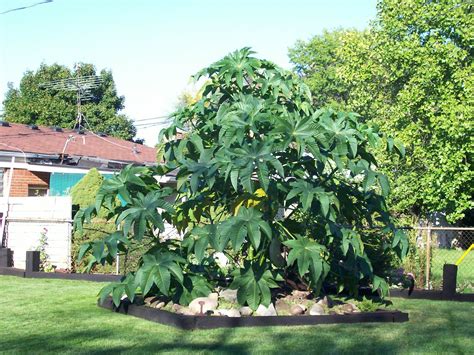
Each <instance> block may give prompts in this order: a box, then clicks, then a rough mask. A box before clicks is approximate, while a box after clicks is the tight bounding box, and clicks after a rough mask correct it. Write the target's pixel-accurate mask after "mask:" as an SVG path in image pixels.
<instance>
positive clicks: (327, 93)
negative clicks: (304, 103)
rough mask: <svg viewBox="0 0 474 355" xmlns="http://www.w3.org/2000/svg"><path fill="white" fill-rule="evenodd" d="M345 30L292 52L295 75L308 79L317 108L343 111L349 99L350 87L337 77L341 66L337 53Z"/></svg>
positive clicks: (300, 45)
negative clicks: (337, 70) (341, 109)
mask: <svg viewBox="0 0 474 355" xmlns="http://www.w3.org/2000/svg"><path fill="white" fill-rule="evenodd" d="M345 32H346V31H344V30H337V31H332V32H331V31H326V30H325V31H323V34H322V35H318V36H314V37H313V38H311V39H310V40H309V41H307V42H304V41H298V42H296V44H295V46H294V47H293V48H290V50H289V54H288V55H289V57H290V61H291V63H293V65H294V68H293V69H294V71H295V72H296V73H297V74H298V75H299V76H301V77H303V78H304V79H305V82H306V84H307V85H308V86H309V88H310V90H311V93H312V95H313V102H314V104H315V106H316V107H332V108H334V109H340V108H344V107H345V105H346V104H347V99H348V94H349V90H348V86H347V85H346V83H344V82H343V81H342V80H341V79H340V78H339V77H338V76H337V75H336V69H337V68H338V67H339V66H340V65H341V59H340V58H339V57H338V55H337V51H338V49H339V47H340V46H341V37H342V36H343V35H344V34H345Z"/></svg>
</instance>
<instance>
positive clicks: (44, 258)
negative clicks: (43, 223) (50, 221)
mask: <svg viewBox="0 0 474 355" xmlns="http://www.w3.org/2000/svg"><path fill="white" fill-rule="evenodd" d="M47 246H48V229H47V228H43V230H42V231H41V232H40V238H39V245H38V246H37V247H36V249H35V250H36V251H39V252H40V271H44V272H53V271H54V269H55V266H54V265H51V263H50V261H49V255H48V253H47V252H46V248H47Z"/></svg>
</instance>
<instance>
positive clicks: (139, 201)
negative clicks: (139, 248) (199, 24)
mask: <svg viewBox="0 0 474 355" xmlns="http://www.w3.org/2000/svg"><path fill="white" fill-rule="evenodd" d="M158 209H163V210H165V211H166V212H169V213H171V212H173V207H172V205H171V204H170V203H169V202H168V201H166V200H165V199H164V196H163V195H162V193H161V191H150V192H149V193H148V194H146V196H144V195H143V194H142V193H138V194H137V196H136V197H133V198H132V199H131V201H130V203H129V204H128V205H127V208H126V209H125V210H124V211H123V212H122V213H120V215H119V216H118V217H117V221H116V223H117V225H119V224H121V223H122V222H123V233H124V234H125V235H128V233H129V232H130V230H132V229H133V237H134V238H135V239H137V240H141V239H142V238H143V236H144V235H145V231H146V229H147V224H149V225H151V226H153V227H154V228H158V229H159V230H160V231H164V230H165V226H164V223H163V217H162V215H161V213H160V212H159V210H158Z"/></svg>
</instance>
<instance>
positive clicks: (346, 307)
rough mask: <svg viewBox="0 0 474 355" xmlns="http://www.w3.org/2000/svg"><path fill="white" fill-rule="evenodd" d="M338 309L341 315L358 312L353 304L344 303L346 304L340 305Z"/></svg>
mask: <svg viewBox="0 0 474 355" xmlns="http://www.w3.org/2000/svg"><path fill="white" fill-rule="evenodd" d="M338 308H339V310H340V311H341V312H343V313H355V312H360V311H359V309H358V308H357V306H356V305H355V304H353V303H346V304H343V305H340V306H339V307H338Z"/></svg>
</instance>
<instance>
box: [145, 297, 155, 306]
mask: <svg viewBox="0 0 474 355" xmlns="http://www.w3.org/2000/svg"><path fill="white" fill-rule="evenodd" d="M156 301H158V297H156V296H151V297H146V298H145V301H144V302H145V304H147V305H150V304H152V303H153V302H156Z"/></svg>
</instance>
